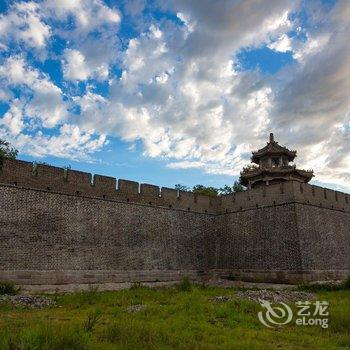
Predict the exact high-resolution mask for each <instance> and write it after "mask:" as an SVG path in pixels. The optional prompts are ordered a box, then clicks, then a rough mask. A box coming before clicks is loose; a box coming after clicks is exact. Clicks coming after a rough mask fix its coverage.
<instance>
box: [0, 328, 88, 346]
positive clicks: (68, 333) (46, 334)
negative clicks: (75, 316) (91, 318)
mask: <svg viewBox="0 0 350 350" xmlns="http://www.w3.org/2000/svg"><path fill="white" fill-rule="evenodd" d="M0 348H1V349H8V350H12V349H13V350H37V349H41V350H63V349H66V350H68V349H69V350H89V349H94V348H93V346H92V342H91V341H90V339H89V336H88V335H86V334H84V333H82V332H81V331H80V330H79V329H77V328H72V327H67V326H63V327H62V326H59V327H57V326H55V327H54V326H51V325H48V324H39V325H35V326H34V325H33V326H30V327H28V328H24V329H22V330H21V331H20V332H19V333H18V334H15V335H12V334H11V335H8V336H7V337H6V336H4V337H3V336H2V334H1V333H0Z"/></svg>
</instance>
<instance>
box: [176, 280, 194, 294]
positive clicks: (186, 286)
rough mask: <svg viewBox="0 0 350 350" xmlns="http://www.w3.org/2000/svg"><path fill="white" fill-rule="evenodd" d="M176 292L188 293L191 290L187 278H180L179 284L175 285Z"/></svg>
mask: <svg viewBox="0 0 350 350" xmlns="http://www.w3.org/2000/svg"><path fill="white" fill-rule="evenodd" d="M177 288H178V290H181V291H182V292H190V291H191V290H192V284H191V282H190V280H189V278H188V277H187V276H185V277H182V279H181V281H180V283H179V284H178V285H177Z"/></svg>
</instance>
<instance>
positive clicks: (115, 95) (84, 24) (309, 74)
mask: <svg viewBox="0 0 350 350" xmlns="http://www.w3.org/2000/svg"><path fill="white" fill-rule="evenodd" d="M0 12H1V17H0V60H1V63H0V64H1V65H0V137H1V138H5V139H7V140H9V141H10V142H11V143H12V144H13V145H14V146H16V147H17V148H18V149H19V150H20V154H19V158H20V159H24V160H30V161H41V162H46V163H49V164H52V165H56V166H66V165H71V167H72V168H75V169H79V170H83V171H88V172H91V173H94V174H96V173H100V174H105V175H110V176H115V177H117V178H124V179H125V178H126V179H131V180H136V181H139V182H147V183H154V184H158V185H160V186H168V187H173V186H174V185H175V184H177V183H181V184H184V185H187V186H193V185H196V184H204V185H208V186H217V187H220V186H222V185H224V184H232V183H233V181H234V180H236V179H237V178H238V176H239V171H240V169H242V167H243V166H244V165H246V164H248V163H249V157H250V152H251V150H254V149H256V148H258V147H262V146H264V145H265V143H266V141H267V138H268V134H269V133H270V132H274V133H275V135H276V138H277V140H279V141H280V143H281V144H284V145H287V146H289V147H290V148H292V149H297V150H298V158H297V159H296V163H297V164H298V165H299V166H300V167H304V168H307V169H308V168H313V169H314V171H315V174H316V180H315V183H317V184H320V185H327V186H328V187H332V188H337V189H341V190H346V191H348V190H349V188H350V157H349V154H350V152H349V151H350V141H349V140H350V136H349V134H350V131H349V129H350V127H349V126H350V122H349V120H350V117H349V115H350V98H349V94H348V91H349V88H350V83H349V81H350V79H347V78H346V77H348V78H349V67H348V64H347V62H348V61H349V58H350V54H349V52H350V44H349V43H348V42H347V41H346V40H345V39H344V38H346V37H347V35H348V34H350V33H349V19H348V18H349V17H348V16H346V13H349V12H350V3H349V2H348V1H305V2H303V1H300V2H299V1H288V0H281V1H278V2H272V1H271V2H245V4H244V5H243V4H242V3H240V2H237V1H230V0H228V1H224V2H218V1H210V0H202V1H199V0H193V1H182V0H179V1H176V2H174V1H156V0H155V1H146V0H132V1H126V0H125V1H112V0H109V1H107V0H106V1H103V0H86V1H80V0H69V1H68V0H61V1H54V0H42V1H34V0H33V1H25V2H24V1H5V2H1V3H0ZM344 78H345V79H344Z"/></svg>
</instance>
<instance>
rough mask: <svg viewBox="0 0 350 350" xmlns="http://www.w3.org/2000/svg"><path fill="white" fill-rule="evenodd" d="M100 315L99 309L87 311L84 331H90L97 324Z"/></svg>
mask: <svg viewBox="0 0 350 350" xmlns="http://www.w3.org/2000/svg"><path fill="white" fill-rule="evenodd" d="M101 316H102V313H101V311H100V310H94V311H92V312H89V313H88V315H87V318H86V320H85V321H84V326H83V328H84V331H85V332H91V331H92V330H93V329H94V328H95V326H96V325H97V322H98V321H99V320H100V318H101Z"/></svg>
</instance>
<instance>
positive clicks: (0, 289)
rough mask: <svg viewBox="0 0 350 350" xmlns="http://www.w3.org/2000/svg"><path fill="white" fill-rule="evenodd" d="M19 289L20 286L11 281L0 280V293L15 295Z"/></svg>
mask: <svg viewBox="0 0 350 350" xmlns="http://www.w3.org/2000/svg"><path fill="white" fill-rule="evenodd" d="M19 291H20V288H19V287H16V285H15V284H14V283H12V282H0V295H4V294H7V295H16V294H18V293H19Z"/></svg>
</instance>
